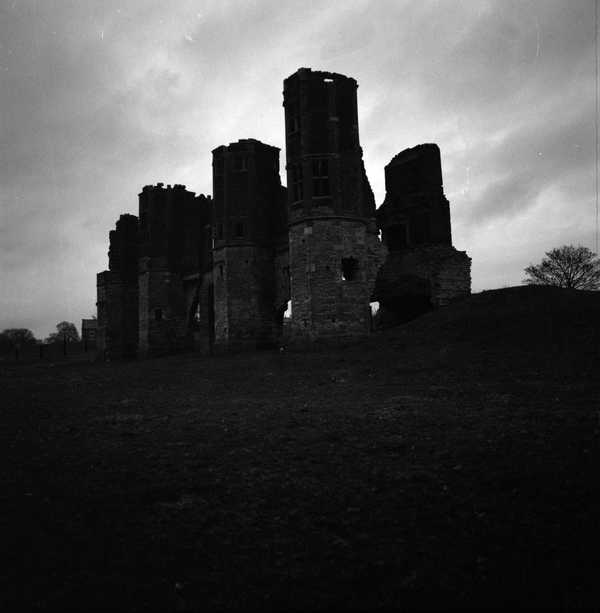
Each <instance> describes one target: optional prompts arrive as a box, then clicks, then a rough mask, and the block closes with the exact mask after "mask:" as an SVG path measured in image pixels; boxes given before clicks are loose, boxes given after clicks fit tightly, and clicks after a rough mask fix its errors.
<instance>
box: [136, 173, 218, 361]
mask: <svg viewBox="0 0 600 613" xmlns="http://www.w3.org/2000/svg"><path fill="white" fill-rule="evenodd" d="M139 208H140V259H139V278H138V285H139V303H138V306H139V345H138V354H139V355H140V356H147V355H160V354H165V353H173V352H176V351H180V350H183V349H188V348H192V347H193V345H194V342H195V341H196V342H198V341H199V339H200V338H202V335H199V334H196V332H197V328H198V327H199V325H200V322H199V321H198V322H197V321H196V320H195V317H194V311H195V310H196V305H195V296H196V295H197V293H198V286H199V281H200V279H201V274H200V272H201V271H203V270H205V269H206V267H207V265H208V262H207V261H206V260H207V257H208V255H207V254H208V253H209V252H210V242H209V240H210V239H209V238H207V235H208V233H207V229H206V226H207V225H209V223H210V208H211V202H210V198H205V197H204V196H202V195H201V196H199V197H195V195H194V193H193V192H190V191H188V190H186V189H185V186H183V185H175V186H173V187H171V186H170V185H168V186H167V187H166V188H165V187H164V186H163V184H162V183H158V184H157V185H156V186H146V187H144V188H143V190H142V192H141V193H140V195H139ZM203 325H204V326H206V327H208V325H209V323H208V317H207V318H206V319H205V320H204V322H203ZM209 336H210V334H209V333H207V334H205V335H204V337H206V338H208V337H209Z"/></svg>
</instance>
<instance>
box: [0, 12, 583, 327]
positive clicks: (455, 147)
mask: <svg viewBox="0 0 600 613" xmlns="http://www.w3.org/2000/svg"><path fill="white" fill-rule="evenodd" d="M0 11H1V12H0V286H1V287H2V293H1V294H0V329H1V328H3V327H7V326H9V325H11V326H12V325H30V326H31V327H33V328H34V330H35V331H36V333H37V334H38V335H40V336H45V335H46V334H47V333H48V332H49V331H51V330H52V329H53V327H54V325H55V323H56V322H57V321H60V320H63V319H72V320H73V321H77V320H78V319H79V318H81V317H82V316H87V315H89V314H90V313H91V312H92V311H93V309H94V304H95V273H96V272H98V271H99V270H102V269H103V268H105V267H106V264H107V261H106V250H107V237H108V232H109V230H110V229H111V228H112V227H113V226H114V222H115V220H116V219H117V218H118V216H119V214H121V213H122V212H134V213H135V212H136V210H137V194H138V192H139V191H140V189H141V187H142V186H143V185H144V184H147V183H154V182H156V181H164V182H165V183H184V184H186V185H188V187H189V188H190V189H192V190H195V191H197V192H199V191H202V192H205V193H210V192H211V191H212V187H211V150H212V149H213V148H215V147H217V146H219V145H221V144H227V143H229V142H231V141H236V140H238V139H239V138H246V137H254V138H259V139H260V140H263V141H265V142H268V143H270V144H273V145H275V146H278V147H280V148H282V156H283V155H284V154H285V150H284V144H285V143H284V133H283V109H282V106H281V102H282V99H281V90H282V81H283V79H284V78H285V77H287V76H288V75H290V74H291V73H293V72H294V71H295V70H296V69H297V68H298V67H300V66H311V67H313V68H315V69H317V68H318V69H324V70H333V71H337V72H341V73H344V74H348V75H351V76H353V77H355V78H356V79H357V80H358V82H359V91H358V95H359V121H360V134H361V142H362V146H363V149H364V152H365V162H366V166H367V172H368V174H369V178H370V180H371V183H372V185H373V188H374V190H375V193H376V198H377V201H378V202H379V203H380V202H382V201H383V197H384V194H385V186H384V174H383V167H384V165H385V164H387V162H388V161H389V160H390V159H391V157H392V156H393V155H395V154H396V153H397V152H398V151H400V150H401V149H404V148H406V147H409V146H413V145H415V144H417V143H420V142H437V143H438V144H439V145H440V148H441V152H442V165H443V172H444V182H445V189H446V192H447V195H448V197H449V199H450V200H451V205H452V211H453V234H454V237H455V242H456V244H457V245H458V246H459V247H461V248H466V249H468V250H469V252H470V253H471V255H472V256H473V280H474V286H475V287H484V286H491V285H492V284H494V283H500V282H502V283H504V282H519V280H520V278H521V267H522V264H523V262H525V264H526V263H528V261H526V260H536V259H539V258H538V257H537V256H538V255H539V254H538V253H537V251H539V249H541V248H542V247H546V244H545V242H544V239H543V237H547V239H548V240H557V241H558V240H559V238H562V235H561V231H562V232H563V234H564V236H565V240H566V237H567V236H568V238H569V240H573V241H575V242H576V241H577V240H579V239H581V240H588V241H589V240H590V239H591V234H590V219H591V217H590V213H591V212H592V210H591V207H592V206H593V200H594V193H593V189H594V181H593V159H594V155H593V147H594V143H593V139H592V137H593V121H594V113H595V110H594V108H593V101H594V91H595V83H594V48H593V44H594V24H593V15H594V5H593V1H592V0H586V1H582V2H577V3H565V2H562V1H559V0H519V1H518V2H517V1H513V0H506V1H503V2H491V1H484V0H481V1H478V2H477V3H474V2H471V1H467V0H464V1H459V0H455V1H452V2H437V1H434V0H429V1H425V2H421V3H415V2H410V1H408V0H403V1H399V0H378V1H376V2H375V1H367V0H352V1H350V0H349V1H347V2H343V3H334V2H332V1H327V0H313V1H309V2H307V1H306V0H304V1H300V0H292V1H289V2H283V3H282V2H276V1H275V0H264V1H262V0H261V1H259V0H255V1H252V2H243V3H241V2H237V1H233V0H231V1H225V2H223V1H218V0H212V1H204V2H202V3H200V4H199V3H198V2H196V1H193V0H179V1H177V2H173V3H171V4H169V6H168V7H165V4H164V2H162V1H159V0H144V1H142V0H130V1H128V2H126V3H123V2H117V1H116V0H108V1H107V0H102V1H100V0H86V1H84V2H80V1H75V0H46V1H45V2H36V1H34V0H20V1H19V2H13V3H3V4H2V6H0ZM283 167H284V163H283V160H282V168H283ZM283 181H284V183H285V177H283ZM567 220H568V221H567ZM561 228H562V230H561ZM528 232H533V233H535V236H536V240H529V239H526V238H525V236H526V235H527V233H528ZM538 238H539V240H538ZM559 242H564V241H563V240H560V241H559ZM507 243H509V244H510V246H511V247H510V248H511V250H512V251H511V253H512V254H514V257H512V256H511V257H510V258H508V257H507V255H506V247H505V246H506V244H507ZM507 280H508V281H507Z"/></svg>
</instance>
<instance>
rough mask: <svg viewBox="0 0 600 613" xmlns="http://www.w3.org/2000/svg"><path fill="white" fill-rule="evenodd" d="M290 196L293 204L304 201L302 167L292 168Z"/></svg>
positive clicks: (298, 165)
mask: <svg viewBox="0 0 600 613" xmlns="http://www.w3.org/2000/svg"><path fill="white" fill-rule="evenodd" d="M292 195H293V199H294V202H298V201H299V200H303V199H304V188H303V186H302V165H301V164H297V165H295V166H292Z"/></svg>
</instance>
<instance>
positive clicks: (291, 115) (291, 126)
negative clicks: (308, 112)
mask: <svg viewBox="0 0 600 613" xmlns="http://www.w3.org/2000/svg"><path fill="white" fill-rule="evenodd" d="M299 127H300V121H299V119H298V111H297V109H296V107H295V106H290V110H289V112H288V132H290V133H292V132H297V131H298V129H299Z"/></svg>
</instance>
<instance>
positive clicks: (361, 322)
mask: <svg viewBox="0 0 600 613" xmlns="http://www.w3.org/2000/svg"><path fill="white" fill-rule="evenodd" d="M289 236H290V267H291V297H292V304H293V311H292V330H291V333H292V339H293V340H300V339H304V340H308V341H314V340H317V339H319V338H333V337H335V338H339V339H344V338H355V337H360V336H364V335H366V334H368V333H369V332H370V327H371V320H370V307H369V302H370V300H371V294H372V291H373V285H374V281H375V275H374V269H375V268H376V267H375V266H374V265H373V264H374V261H375V259H376V258H377V257H378V256H377V249H378V248H377V246H376V244H375V242H374V240H375V241H376V240H377V239H376V236H374V235H373V234H370V233H369V232H368V227H367V225H366V224H365V223H363V222H360V221H351V220H343V219H331V220H318V219H315V220H313V221H308V222H305V223H299V224H295V225H294V226H292V227H291V228H290V235H289ZM344 260H353V261H354V262H355V265H354V272H353V275H352V276H351V277H350V278H344V275H343V262H344Z"/></svg>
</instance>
